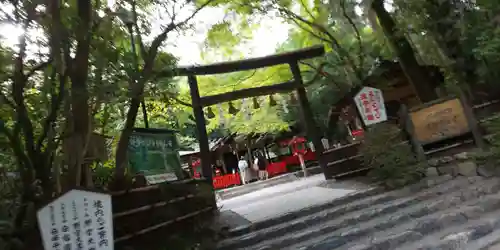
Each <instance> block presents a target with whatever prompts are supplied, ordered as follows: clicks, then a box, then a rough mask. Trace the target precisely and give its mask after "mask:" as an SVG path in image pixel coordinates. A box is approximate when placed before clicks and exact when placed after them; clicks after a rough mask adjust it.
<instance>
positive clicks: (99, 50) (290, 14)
mask: <svg viewBox="0 0 500 250" xmlns="http://www.w3.org/2000/svg"><path fill="white" fill-rule="evenodd" d="M0 9H1V12H0V20H1V25H3V26H2V27H5V28H9V27H10V29H9V30H14V29H15V30H19V31H20V35H19V37H17V42H16V44H15V45H12V44H8V43H7V42H5V40H6V39H2V42H0V79H1V82H0V142H1V145H2V147H1V148H0V170H2V171H0V178H4V176H3V175H2V173H3V172H4V171H3V170H6V171H10V172H15V173H18V174H19V179H18V180H16V181H17V182H16V183H18V184H19V185H13V186H12V187H11V188H12V194H13V195H12V196H8V197H9V200H11V201H12V202H11V203H12V204H14V207H15V208H16V209H15V211H14V212H13V213H12V214H13V215H14V216H11V218H9V219H11V221H13V223H12V230H13V231H16V230H21V229H22V228H23V227H24V226H26V221H27V219H28V218H30V217H29V213H30V210H29V207H30V206H31V205H34V207H38V206H40V205H41V204H43V203H44V202H45V201H47V200H50V199H51V198H52V197H54V196H55V195H57V194H58V193H60V192H63V191H65V190H68V189H70V188H73V187H76V186H92V185H94V184H95V183H94V182H95V180H94V179H93V178H92V175H95V173H96V172H98V171H96V166H95V165H89V164H88V162H86V159H88V157H89V154H90V153H89V152H90V151H89V150H88V149H89V147H91V146H92V145H93V143H94V142H93V141H92V139H91V138H93V137H92V135H93V134H101V135H105V136H106V138H107V139H106V140H107V144H106V145H107V148H109V149H110V151H111V156H112V157H109V160H108V161H106V162H103V163H102V164H101V165H102V166H105V170H106V171H103V172H99V173H105V174H106V175H108V177H111V176H112V177H113V178H112V179H113V182H112V183H113V184H114V185H116V186H120V185H121V184H123V183H126V182H127V178H126V175H127V171H126V169H127V168H126V151H127V145H128V140H129V137H130V134H131V133H132V129H133V128H134V127H143V126H145V125H146V120H145V119H146V118H147V121H148V123H149V124H148V125H149V127H153V128H171V129H176V130H178V131H179V132H180V138H181V144H182V147H184V148H192V147H193V145H194V144H196V139H195V138H196V132H195V131H196V130H195V129H196V128H195V125H194V122H193V115H192V109H191V100H190V96H189V88H188V87H187V85H186V83H185V82H186V79H185V78H181V77H174V75H175V68H176V67H177V64H178V62H179V59H180V58H178V57H176V56H174V55H182V54H183V53H186V54H187V52H183V51H174V49H172V48H171V47H168V46H166V44H167V43H170V44H175V43H177V42H178V41H177V40H176V38H177V37H179V36H182V35H186V34H195V33H197V32H198V31H200V30H203V29H204V28H206V27H201V26H202V23H203V22H204V21H208V20H197V19H196V18H197V17H198V16H199V14H200V13H201V12H202V11H211V10H219V11H218V12H220V13H223V14H224V15H223V16H221V19H220V20H217V21H214V20H210V22H209V23H210V25H208V26H209V27H208V32H207V33H206V34H203V35H204V40H203V41H200V44H199V45H200V47H201V49H200V54H201V55H200V58H201V59H202V61H201V62H199V63H210V62H214V61H224V60H235V59H241V58H247V57H252V55H253V54H250V53H252V51H251V50H249V49H248V47H249V44H250V43H251V42H255V40H254V39H255V37H256V33H257V32H258V31H259V30H262V29H264V28H265V25H266V22H270V21H273V22H280V23H281V26H280V27H282V28H283V29H285V30H286V31H287V33H288V36H287V37H284V38H283V39H282V41H283V42H282V43H280V44H277V46H276V48H275V51H274V52H276V53H279V52H283V51H290V50H295V49H300V48H304V47H308V46H312V45H317V44H322V45H324V46H325V48H326V51H327V53H326V55H325V56H324V57H320V58H315V59H311V60H306V61H303V62H301V63H300V68H301V70H302V72H303V77H304V82H305V83H306V84H307V91H308V97H309V99H310V102H311V106H312V110H313V112H314V116H315V117H314V119H316V121H317V124H319V125H320V129H321V131H322V133H323V134H324V135H325V136H331V134H332V133H335V131H333V130H334V129H333V128H331V127H328V124H329V122H331V117H330V116H329V113H330V110H331V109H332V106H334V105H335V104H336V103H337V102H338V100H339V99H341V98H342V97H343V96H344V95H345V94H346V93H347V92H348V91H349V90H350V89H351V88H352V87H354V86H359V85H362V84H364V82H365V79H366V78H367V77H368V76H369V75H370V74H372V73H373V68H374V67H375V66H376V65H377V63H378V62H380V61H383V60H390V61H396V62H398V63H399V64H400V65H401V67H402V68H403V70H404V73H405V76H406V78H407V79H408V81H409V82H410V83H411V84H413V85H414V87H415V89H416V90H417V92H418V93H419V95H420V97H421V99H422V100H423V101H426V100H429V99H432V98H435V96H434V95H432V94H430V92H432V91H429V89H430V88H431V86H432V84H433V83H432V82H433V81H435V79H434V78H432V76H431V73H430V72H428V71H427V70H426V69H425V68H422V67H419V65H435V66H437V67H439V69H440V70H441V71H442V73H443V74H444V76H445V81H444V83H439V84H440V87H442V88H443V89H445V91H446V92H450V93H452V92H454V91H462V92H464V93H467V94H468V95H469V96H470V97H471V98H472V99H474V98H479V99H481V98H482V97H483V96H486V95H488V94H489V95H491V93H499V92H498V86H497V85H498V84H497V82H496V81H497V79H498V74H500V73H499V72H500V63H499V60H500V59H499V58H500V15H499V14H498V13H500V12H499V11H500V3H499V2H498V1H494V0H476V1H469V0H462V1H453V0H421V1H405V0H393V1H388V0H386V1H384V0H362V1H360V0H339V1H333V0H332V1H320V0H314V1H303V0H259V1H256V0H231V1H229V0H197V1H191V0H185V1H184V0H177V1H163V0H155V1H144V0H118V1H91V0H81V1H60V0H45V1H44V0H42V1H32V0H16V1H13V0H9V1H2V2H1V4H0ZM214 13H215V12H214ZM1 35H2V36H3V37H7V36H12V35H13V34H6V33H5V32H3V34H1ZM9 40H12V37H9ZM257 42H258V43H262V44H265V43H268V42H269V41H265V40H263V41H257ZM253 52H255V51H253ZM255 53H256V52H255ZM291 77H292V75H291V72H290V71H289V69H288V67H287V66H286V65H282V66H275V67H269V68H264V69H258V70H254V71H245V72H237V73H231V74H224V75H211V76H203V77H198V80H199V87H200V92H201V94H202V95H210V94H217V93H222V92H228V91H233V90H237V89H243V88H248V87H255V86H264V85H270V84H276V83H281V82H285V81H287V80H289V79H291ZM491 90H495V91H497V92H494V91H491ZM272 98H273V102H274V101H276V104H277V105H274V106H272V105H271V100H270V97H269V96H263V97H260V98H258V99H256V100H255V102H257V104H258V106H259V107H258V108H254V100H253V99H248V100H246V101H245V105H243V103H242V101H241V100H238V101H234V102H232V103H231V104H232V105H233V106H234V107H235V108H236V109H238V110H239V112H238V113H237V114H236V115H232V114H230V112H228V109H229V103H224V104H221V105H219V106H213V107H210V109H211V110H212V111H213V112H214V113H215V117H213V118H210V119H208V117H207V121H208V125H207V128H208V130H209V133H211V134H212V135H214V136H215V135H216V136H220V135H223V134H229V133H242V134H248V133H276V132H279V131H282V130H287V129H288V128H289V126H290V125H295V124H297V123H300V115H299V110H298V107H297V104H296V103H295V102H294V99H295V98H294V96H293V94H292V95H288V94H280V95H273V96H272ZM142 103H144V104H145V105H144V109H143V108H142V107H141V106H142ZM143 110H145V111H146V112H145V113H144V112H143ZM220 110H222V111H220ZM208 111H209V110H208V108H206V109H205V114H208V113H209V112H208ZM144 114H147V117H146V116H145V115H144ZM100 170H102V168H101V169H100ZM100 170H99V171H100ZM0 181H2V179H0ZM106 184H109V183H106ZM108 186H109V188H112V186H113V185H108ZM2 190H6V189H4V188H2ZM2 192H4V191H1V192H0V195H4V193H2ZM1 199H4V198H3V197H0V200H1ZM0 206H1V204H0ZM1 211H2V210H1V209H0V213H1ZM32 212H33V211H31V213H32ZM0 216H2V215H1V214H0ZM1 219H2V218H1V217H0V220H1ZM1 235H2V234H1V232H0V236H1ZM1 247H2V246H1V245H0V248H1Z"/></svg>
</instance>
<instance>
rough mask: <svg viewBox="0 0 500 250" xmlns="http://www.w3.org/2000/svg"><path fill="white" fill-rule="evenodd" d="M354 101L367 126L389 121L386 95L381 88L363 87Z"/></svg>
mask: <svg viewBox="0 0 500 250" xmlns="http://www.w3.org/2000/svg"><path fill="white" fill-rule="evenodd" d="M354 102H355V103H356V106H357V108H358V111H359V113H360V115H361V118H363V122H364V123H365V125H366V126H369V125H372V124H376V123H379V122H385V121H387V113H386V110H385V104H384V97H383V95H382V91H381V90H380V89H376V88H372V87H363V89H361V91H359V93H358V94H357V95H356V96H355V97H354Z"/></svg>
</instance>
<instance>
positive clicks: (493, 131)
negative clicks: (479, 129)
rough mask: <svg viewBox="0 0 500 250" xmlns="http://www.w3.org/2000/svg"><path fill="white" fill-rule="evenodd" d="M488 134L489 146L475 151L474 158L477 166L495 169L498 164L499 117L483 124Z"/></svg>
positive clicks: (499, 157) (499, 161)
mask: <svg viewBox="0 0 500 250" xmlns="http://www.w3.org/2000/svg"><path fill="white" fill-rule="evenodd" d="M484 126H485V128H486V130H487V131H488V134H490V135H491V136H489V138H488V143H489V147H488V149H487V150H485V151H479V152H476V153H475V155H474V160H475V161H476V162H477V164H478V165H479V166H486V167H487V168H489V169H490V170H497V169H498V166H500V117H495V118H494V119H492V120H489V121H488V122H487V123H486V124H485V125H484Z"/></svg>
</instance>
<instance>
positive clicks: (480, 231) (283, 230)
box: [218, 175, 500, 250]
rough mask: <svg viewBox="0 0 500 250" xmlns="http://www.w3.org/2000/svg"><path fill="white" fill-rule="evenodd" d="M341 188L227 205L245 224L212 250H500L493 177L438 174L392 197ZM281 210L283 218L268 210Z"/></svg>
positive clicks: (498, 183) (499, 204)
mask: <svg viewBox="0 0 500 250" xmlns="http://www.w3.org/2000/svg"><path fill="white" fill-rule="evenodd" d="M310 182H311V183H312V182H313V181H312V180H311V181H310ZM343 185H347V184H345V183H334V185H324V184H320V185H319V186H322V187H319V186H307V185H306V187H305V188H300V189H298V190H296V191H295V192H292V190H294V189H289V191H290V192H289V193H288V194H283V193H281V194H280V195H276V197H275V198H269V197H272V195H268V196H265V195H264V196H263V198H260V202H262V203H261V204H260V205H253V204H252V203H250V201H251V199H250V198H247V199H246V200H244V199H243V200H242V201H240V202H233V203H232V204H230V205H228V209H229V208H230V210H232V211H233V212H234V213H236V214H237V213H241V214H242V215H243V216H241V217H243V218H245V220H246V221H247V222H248V225H247V226H243V227H240V228H237V229H235V230H231V231H230V232H229V233H228V236H229V237H228V238H227V239H225V240H223V241H221V242H220V243H219V246H218V249H221V250H225V249H227V250H229V249H248V250H263V249H273V250H274V249H292V250H293V249H309V250H334V249H339V250H392V249H401V250H415V249H419V250H424V249H429V250H430V249H433V250H438V249H442V250H444V249H459V250H476V249H477V250H479V249H484V250H495V249H500V248H499V247H500V192H499V191H500V179H498V178H484V177H479V176H474V177H464V176H458V177H456V178H454V177H452V176H450V175H444V176H437V177H433V178H429V179H425V180H423V181H421V182H419V183H417V184H414V185H411V186H408V187H405V188H402V189H399V190H394V191H385V190H383V189H382V188H379V187H371V188H370V187H365V188H364V189H362V190H359V191H355V190H356V188H352V189H351V188H342V187H343ZM354 186H356V185H354ZM325 187H330V189H328V188H325ZM351 187H353V186H352V185H351ZM358 187H359V185H358ZM283 189H285V188H283ZM268 192H269V191H268ZM264 193H265V192H264ZM278 194H279V192H278ZM292 194H297V197H298V198H296V197H293V196H288V195H292ZM257 197H258V196H257ZM282 197H285V198H282ZM290 197H293V198H290ZM318 197H321V198H318ZM254 198H255V197H254ZM299 198H300V199H299ZM328 199H330V200H329V201H328ZM245 201H246V202H247V203H246V206H245V205H244V204H245ZM300 203H303V204H304V206H302V208H300V207H301V206H300ZM280 207H281V209H280V211H282V210H283V209H284V210H286V212H285V211H283V212H282V213H281V212H280V213H279V214H277V213H276V212H272V211H267V210H272V209H279V208H280ZM289 207H292V208H289ZM226 211H229V210H226ZM238 211H239V212H238ZM271 217H273V218H271Z"/></svg>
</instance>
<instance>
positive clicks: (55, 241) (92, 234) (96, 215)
mask: <svg viewBox="0 0 500 250" xmlns="http://www.w3.org/2000/svg"><path fill="white" fill-rule="evenodd" d="M37 217H38V225H39V227H40V233H41V236H42V240H43V246H44V249H45V250H66V249H84V250H90V249H93V250H113V249H114V238H113V214H112V209H111V195H109V194H102V193H95V192H89V191H82V190H71V191H69V192H67V193H65V194H64V195H62V196H61V197H59V198H57V199H56V200H54V201H53V202H51V203H50V204H48V205H46V206H45V207H43V208H42V209H40V210H39V211H38V213H37Z"/></svg>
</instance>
